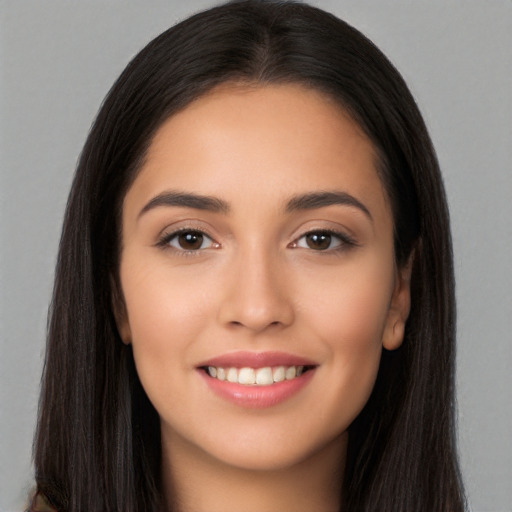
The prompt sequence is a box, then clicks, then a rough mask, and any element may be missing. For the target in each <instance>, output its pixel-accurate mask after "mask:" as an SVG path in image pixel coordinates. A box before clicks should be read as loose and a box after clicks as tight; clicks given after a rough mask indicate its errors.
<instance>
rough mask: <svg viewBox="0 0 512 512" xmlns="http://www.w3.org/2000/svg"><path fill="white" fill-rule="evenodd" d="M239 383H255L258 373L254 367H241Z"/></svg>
mask: <svg viewBox="0 0 512 512" xmlns="http://www.w3.org/2000/svg"><path fill="white" fill-rule="evenodd" d="M238 383H239V384H248V385H249V384H255V383H256V375H255V373H254V370H253V369H252V368H241V369H240V371H239V372H238Z"/></svg>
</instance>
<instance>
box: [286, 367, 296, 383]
mask: <svg viewBox="0 0 512 512" xmlns="http://www.w3.org/2000/svg"><path fill="white" fill-rule="evenodd" d="M284 375H285V377H286V380H292V379H294V378H295V376H296V375H297V368H296V367H295V366H290V367H289V368H287V369H286V372H285V374H284Z"/></svg>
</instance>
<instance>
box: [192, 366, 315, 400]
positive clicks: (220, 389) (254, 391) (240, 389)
mask: <svg viewBox="0 0 512 512" xmlns="http://www.w3.org/2000/svg"><path fill="white" fill-rule="evenodd" d="M198 371H199V372H200V373H201V375H202V377H203V378H204V380H205V381H206V383H207V385H208V386H209V388H210V389H211V390H212V391H213V392H214V393H215V394H217V395H218V396H220V397H221V398H224V399H226V400H228V401H230V402H232V403H234V404H236V405H239V406H242V407H248V408H252V409H264V408H266V407H272V406H274V405H278V404H280V403H282V402H284V401H286V400H288V399H289V398H291V397H293V396H294V395H296V394H297V393H298V392H299V391H300V390H301V389H302V388H303V387H304V386H306V385H307V384H308V382H310V381H311V379H312V377H313V374H314V372H315V369H314V368H312V369H310V370H308V371H307V372H305V373H304V374H302V375H301V376H300V377H295V378H294V379H291V380H284V381H282V382H275V383H274V384H271V385H270V386H247V385H243V384H238V383H232V382H228V381H226V380H219V379H215V378H213V377H210V376H209V375H208V374H207V373H206V372H205V371H204V370H198Z"/></svg>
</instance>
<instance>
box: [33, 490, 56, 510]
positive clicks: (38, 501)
mask: <svg viewBox="0 0 512 512" xmlns="http://www.w3.org/2000/svg"><path fill="white" fill-rule="evenodd" d="M27 512H58V510H57V509H56V508H54V507H52V505H50V503H49V501H48V499H47V498H46V496H45V495H44V494H41V493H37V494H36V495H35V496H34V498H33V499H32V502H31V503H30V508H29V509H28V510H27Z"/></svg>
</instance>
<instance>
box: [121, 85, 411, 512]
mask: <svg viewBox="0 0 512 512" xmlns="http://www.w3.org/2000/svg"><path fill="white" fill-rule="evenodd" d="M376 159H377V157H376V152H375V150H374V147H373V145H372V143H371V142H370V140H369V139H368V137H366V135H365V134H364V133H363V132H362V130H361V129H360V128H359V126H358V125H357V124H356V123H354V122H353V121H352V120H351V119H350V117H349V116H348V115H347V114H346V113H345V112H344V111H343V110H342V109H341V108H340V107H339V106H338V105H337V104H336V103H335V102H333V101H332V100H330V99H329V98H327V97H325V96H324V95H323V94H321V93H319V92H316V91H313V90H309V89H306V88H305V87H302V86H299V85H290V84H287V85H271V86H260V85H250V84H245V85H243V84H225V85H223V86H221V87H218V88H217V89H215V90H214V91H212V92H210V93H209V94H207V95H205V96H204V97H201V98H200V99H198V100H196V101H195V102H193V103H192V104H191V105H189V106H188V107H186V108H185V109H184V110H182V111H181V112H179V113H178V114H176V115H174V116H172V117H171V118H170V119H168V120H167V121H166V122H165V123H164V124H163V125H162V126H161V127H160V129H159V130H158V131H157V133H156V135H155V137H154V139H153V141H152V144H151V146H150V148H149V151H148V155H147V158H146V160H145V163H144V165H143V167H142V169H141V171H140V173H139V175H138V176H137V178H136V179H135V181H134V183H133V185H132V186H131V188H130V189H129V191H128V193H127V195H126V197H125V200H124V205H123V230H122V253H121V268H120V280H121V288H122V293H123V298H124V303H123V304H119V305H118V307H117V320H118V326H119V331H120V333H121V336H122V338H123V341H124V342H125V343H131V344H132V346H133V353H134V358H135V362H136V367H137V372H138V374H139V377H140V380H141V383H142V385H143V387H144V389H145V391H146V393H147V395H148V397H149V399H150V400H151V402H152V403H153V405H154V407H155V408H156V410H157V412H158V414H159V416H160V419H161V430H162V443H163V478H164V487H165V490H166V494H167V499H168V502H169V504H171V502H172V504H173V506H175V507H178V510H179V511H181V512H189V511H193V512H202V511H208V512H230V511H231V512H235V511H236V512H256V511H257V512H265V511H267V512H275V511H277V510H293V511H295V512H300V511H312V510H315V511H316V512H322V511H335V510H338V509H339V504H340V486H341V480H342V474H343V465H344V464H343V461H344V459H345V453H346V445H347V436H348V434H347V429H348V427H349V425H350V424H351V422H352V421H353V420H354V419H355V418H356V417H357V415H358V414H359V412H360V411H361V410H362V408H363V407H364V405H365V403H366V402H367V400H368V397H369V395H370V393H371V391H372V388H373V385H374V382H375V378H376V375H377V371H378V367H379V361H380V356H381V352H382V349H383V347H384V348H385V349H388V350H393V349H396V348H397V347H399V346H400V344H401V342H402V338H403V332H404V326H405V322H406V319H407V316H408V314H409V301H410V297H409V280H410V268H409V267H406V268H403V269H397V267H396V264H395V257H394V249H393V219H392V214H391V208H390V204H389V199H388V197H387V194H386V192H385V190H384V188H383V185H382V183H381V181H380V179H379V176H378V174H377V171H376V161H377V160H376ZM170 192H172V193H173V194H174V196H173V197H176V193H181V194H183V193H186V194H194V195H198V196H207V197H208V198H210V199H211V198H215V199H214V200H213V201H210V203H208V208H207V209H204V208H205V205H204V204H203V203H204V201H203V202H199V203H190V200H189V199H187V200H186V201H184V202H183V204H181V205H170V204H168V201H167V203H166V200H165V197H169V193H170ZM325 192H334V193H336V194H338V196H337V197H343V198H344V199H343V200H341V201H340V202H339V203H336V204H329V205H325V204H323V203H322V204H316V205H313V207H305V205H304V203H303V202H302V204H300V201H299V202H297V201H295V205H297V204H300V205H299V206H298V207H297V206H296V207H295V208H293V207H291V206H290V204H291V203H290V201H291V200H292V199H293V198H295V199H296V198H297V197H299V196H304V195H307V194H318V193H325ZM340 193H341V194H340ZM329 197H332V196H329ZM155 198H158V199H155ZM162 198H164V199H162ZM347 198H349V199H348V201H347ZM292 204H293V203H292ZM310 206H311V204H310ZM177 232H178V234H177ZM239 350H244V351H252V352H266V351H276V350H277V351H282V352H287V353H289V354H293V355H296V356H301V357H304V358H307V359H309V360H312V361H314V362H315V364H316V367H315V369H314V374H313V376H312V378H311V380H310V381H309V382H308V384H307V385H306V386H304V387H303V388H302V389H301V390H300V391H299V392H298V393H296V394H295V395H293V396H292V397H291V398H289V399H288V400H285V401H284V402H283V403H280V404H278V405H275V406H271V407H266V408H260V409H250V408H246V407H242V406H239V405H236V404H233V403H231V402H229V401H227V400H225V399H223V398H221V397H219V396H217V395H216V394H214V393H212V391H211V390H210V389H209V387H208V386H207V385H206V384H205V379H204V375H201V374H200V372H201V371H202V370H199V369H198V367H197V366H198V365H199V364H200V363H201V362H202V361H205V360H207V359H209V358H213V357H216V356H220V355H224V354H227V353H231V352H235V351H239ZM171 495H172V496H173V498H171Z"/></svg>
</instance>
